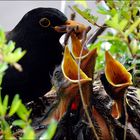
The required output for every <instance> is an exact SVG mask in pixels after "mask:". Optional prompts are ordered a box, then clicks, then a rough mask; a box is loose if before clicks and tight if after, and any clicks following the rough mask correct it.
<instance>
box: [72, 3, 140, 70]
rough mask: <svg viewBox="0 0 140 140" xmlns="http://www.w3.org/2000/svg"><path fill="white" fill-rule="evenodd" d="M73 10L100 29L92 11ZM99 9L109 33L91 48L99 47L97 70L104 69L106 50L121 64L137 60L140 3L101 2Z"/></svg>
mask: <svg viewBox="0 0 140 140" xmlns="http://www.w3.org/2000/svg"><path fill="white" fill-rule="evenodd" d="M73 8H74V9H75V10H76V11H77V12H78V13H79V14H80V15H81V16H82V17H83V18H85V19H87V21H89V22H90V23H92V24H93V25H95V26H97V27H98V28H100V26H98V24H97V23H96V22H97V20H94V22H93V21H92V20H93V19H94V18H91V17H92V16H93V15H92V14H91V12H90V10H88V12H89V13H88V14H87V11H86V10H81V9H79V8H78V6H73ZM97 8H98V10H97V12H98V13H100V14H102V15H105V16H106V19H105V23H104V25H103V26H105V27H106V29H107V31H106V33H105V34H104V35H100V36H98V41H97V42H96V43H93V44H91V45H90V47H89V48H90V49H93V48H94V47H97V46H98V52H99V53H98V54H99V56H98V60H97V63H96V70H99V69H103V67H104V65H103V63H104V50H109V51H110V52H111V53H112V54H113V55H114V57H116V58H117V59H119V61H121V62H125V61H126V60H127V59H128V58H132V59H137V56H138V54H139V52H140V33H139V30H140V16H139V13H140V1H135V0H132V1H130V0H127V1H115V0H106V1H105V2H104V4H103V3H102V2H99V3H98V5H97ZM91 10H92V9H91ZM87 15H88V16H87ZM89 15H90V16H89ZM91 19H92V20H91ZM96 19H97V18H96ZM101 27H102V26H101Z"/></svg>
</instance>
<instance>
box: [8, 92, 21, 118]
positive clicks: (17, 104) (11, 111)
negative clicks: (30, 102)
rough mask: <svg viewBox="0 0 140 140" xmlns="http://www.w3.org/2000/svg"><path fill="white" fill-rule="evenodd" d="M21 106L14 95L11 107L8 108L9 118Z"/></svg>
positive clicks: (17, 96) (17, 97)
mask: <svg viewBox="0 0 140 140" xmlns="http://www.w3.org/2000/svg"><path fill="white" fill-rule="evenodd" d="M20 105H21V100H20V99H19V95H18V94H17V95H15V97H14V99H13V101H12V105H11V107H10V111H9V116H12V115H13V114H15V113H16V111H17V110H18V109H19V107H20Z"/></svg>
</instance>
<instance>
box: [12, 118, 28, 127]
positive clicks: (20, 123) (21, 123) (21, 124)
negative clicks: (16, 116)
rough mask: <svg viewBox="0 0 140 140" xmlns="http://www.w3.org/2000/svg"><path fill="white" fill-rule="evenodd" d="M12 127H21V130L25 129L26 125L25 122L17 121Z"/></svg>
mask: <svg viewBox="0 0 140 140" xmlns="http://www.w3.org/2000/svg"><path fill="white" fill-rule="evenodd" d="M12 125H14V126H19V127H21V128H25V126H26V123H25V122H24V121H23V120H15V121H14V122H13V123H12Z"/></svg>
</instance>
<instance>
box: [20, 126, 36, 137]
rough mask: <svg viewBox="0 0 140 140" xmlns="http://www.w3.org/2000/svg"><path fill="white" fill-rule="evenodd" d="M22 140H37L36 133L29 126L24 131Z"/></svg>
mask: <svg viewBox="0 0 140 140" xmlns="http://www.w3.org/2000/svg"><path fill="white" fill-rule="evenodd" d="M20 140H35V132H34V130H33V128H32V127H31V126H27V127H26V128H25V129H24V134H23V136H22V137H21V138H20Z"/></svg>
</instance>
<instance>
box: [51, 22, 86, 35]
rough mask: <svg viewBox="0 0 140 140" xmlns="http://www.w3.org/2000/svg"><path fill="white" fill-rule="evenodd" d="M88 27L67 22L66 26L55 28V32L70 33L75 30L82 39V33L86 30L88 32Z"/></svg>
mask: <svg viewBox="0 0 140 140" xmlns="http://www.w3.org/2000/svg"><path fill="white" fill-rule="evenodd" d="M86 28H87V27H86V26H85V25H84V24H82V23H79V22H76V21H73V20H67V21H66V23H65V24H64V25H60V26H55V27H54V30H55V31H57V32H64V33H67V32H68V31H70V30H71V29H73V30H74V31H75V33H76V35H77V36H78V37H79V38H81V37H82V33H83V31H84V30H86Z"/></svg>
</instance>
